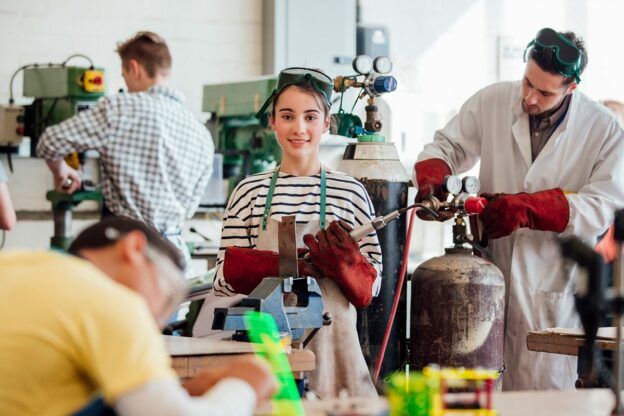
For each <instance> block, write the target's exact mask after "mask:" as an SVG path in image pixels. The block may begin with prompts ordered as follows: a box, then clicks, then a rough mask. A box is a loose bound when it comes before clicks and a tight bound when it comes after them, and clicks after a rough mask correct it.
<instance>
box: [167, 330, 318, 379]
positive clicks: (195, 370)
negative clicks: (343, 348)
mask: <svg viewBox="0 0 624 416" xmlns="http://www.w3.org/2000/svg"><path fill="white" fill-rule="evenodd" d="M163 336H164V337H165V344H166V346H167V351H168V352H169V355H170V356H171V358H172V361H173V368H174V370H175V371H176V372H177V373H178V376H179V377H180V378H191V377H195V376H196V375H197V374H199V373H200V372H202V371H203V370H206V369H208V368H212V367H218V366H222V365H227V364H228V363H230V362H232V360H235V359H236V358H238V357H242V356H246V355H253V354H254V349H253V344H251V343H249V342H238V341H231V340H224V339H219V338H217V337H210V338H188V337H175V336H168V335H163ZM286 356H287V357H288V362H289V363H290V368H291V369H292V371H293V374H294V375H295V378H297V379H302V378H303V375H304V373H306V372H308V371H312V370H314V369H315V368H316V362H315V359H316V357H315V356H314V353H313V352H312V351H309V350H303V349H291V350H290V351H289V352H288V353H287V354H286Z"/></svg>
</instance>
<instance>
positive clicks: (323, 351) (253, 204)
mask: <svg viewBox="0 0 624 416" xmlns="http://www.w3.org/2000/svg"><path fill="white" fill-rule="evenodd" d="M332 89H333V82H332V80H331V78H329V77H328V76H327V75H325V74H324V73H322V72H320V71H317V70H313V69H307V68H288V69H286V70H284V71H282V72H281V73H280V75H279V78H278V83H277V87H276V89H275V90H274V91H273V94H272V96H271V97H269V99H268V100H267V103H265V106H264V107H263V109H262V110H261V112H264V110H265V109H266V107H267V106H268V104H269V103H272V104H273V108H272V111H271V114H270V123H271V128H272V129H273V130H274V131H275V133H276V136H277V140H278V142H279V144H280V146H281V148H282V155H283V156H282V163H281V165H280V166H278V167H277V168H276V169H274V170H273V171H270V172H266V173H261V174H257V175H253V176H250V177H248V178H246V179H245V180H243V181H242V182H240V184H239V185H238V186H237V187H236V189H235V190H234V192H233V193H232V195H231V197H230V200H229V202H228V206H227V209H226V212H225V217H224V223H223V230H222V236H221V248H220V250H219V255H218V260H217V274H216V277H215V282H214V289H215V293H216V294H217V295H222V296H233V295H234V294H237V293H242V294H249V293H250V292H251V291H252V290H253V289H254V288H255V287H256V286H257V285H258V284H259V283H260V282H261V281H262V279H263V278H264V277H267V276H277V275H278V274H279V260H278V254H277V247H278V244H277V242H278V237H277V222H278V221H279V220H280V218H281V217H282V216H286V215H294V216H296V228H297V238H298V241H297V247H298V248H302V249H305V250H307V251H308V252H309V259H310V260H311V261H304V260H303V259H300V260H299V275H300V276H301V275H303V276H313V277H316V278H317V281H318V283H319V286H320V287H321V291H322V293H323V302H324V307H325V311H326V312H330V313H331V314H332V316H333V322H332V324H331V325H330V326H328V327H324V328H321V330H320V331H319V332H318V333H317V334H316V335H315V337H314V338H313V339H312V341H311V342H310V344H309V348H310V349H311V350H312V351H314V352H315V354H316V357H317V369H316V370H315V371H314V372H312V373H311V374H310V376H309V381H310V387H311V389H312V390H314V391H315V392H317V393H318V394H319V395H320V396H321V397H335V396H337V395H338V393H339V392H340V391H342V390H347V391H348V393H349V394H350V395H354V396H372V395H376V392H375V389H374V387H373V385H372V382H371V378H370V374H369V372H368V368H367V366H366V363H365V361H364V357H363V355H362V351H361V348H360V344H359V340H358V336H357V330H356V313H355V308H354V306H357V307H365V306H367V305H368V304H369V303H370V302H371V300H372V297H373V296H374V295H376V294H377V292H378V291H379V286H380V281H379V280H380V278H381V248H380V246H379V242H378V240H377V235H376V233H371V234H370V235H368V236H366V237H365V238H363V239H362V240H360V241H359V242H355V241H353V240H352V239H351V237H350V236H349V234H348V232H349V230H350V228H352V227H357V226H359V225H362V224H364V223H366V222H368V221H370V220H371V219H372V218H373V217H374V214H375V213H374V210H373V207H372V204H371V201H370V198H369V196H368V194H367V193H366V190H365V189H364V187H363V186H362V185H361V184H360V183H359V182H357V181H356V180H355V179H353V178H351V177H349V176H348V175H346V174H344V173H341V172H337V171H333V170H330V169H327V168H326V167H324V166H323V165H322V164H321V162H320V159H319V146H320V141H321V135H322V134H323V133H325V132H327V130H328V128H329V105H330V97H331V92H332ZM302 237H303V238H302Z"/></svg>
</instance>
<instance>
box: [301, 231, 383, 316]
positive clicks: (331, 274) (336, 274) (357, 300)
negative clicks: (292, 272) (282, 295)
mask: <svg viewBox="0 0 624 416" xmlns="http://www.w3.org/2000/svg"><path fill="white" fill-rule="evenodd" d="M351 229H352V228H351V227H350V226H349V225H348V224H346V223H344V222H342V221H333V222H332V223H331V224H329V227H327V230H321V231H319V232H318V233H317V234H316V236H315V237H314V236H312V235H311V234H306V235H305V236H303V242H304V243H305V244H306V245H307V246H308V248H309V249H310V259H311V260H312V264H313V265H314V266H316V268H317V269H318V270H319V271H320V272H321V274H322V275H323V276H324V277H326V278H328V279H331V280H333V281H334V282H335V283H336V284H337V285H338V286H339V287H340V289H341V290H342V292H343V294H344V295H345V296H346V298H347V299H349V301H350V302H351V303H352V304H353V305H354V306H356V307H358V308H363V307H365V306H368V305H369V304H370V303H371V301H372V300H373V295H372V287H373V283H374V282H375V278H376V277H377V270H375V268H374V267H373V266H372V265H371V264H370V263H369V262H368V260H366V258H365V257H364V255H363V254H362V253H361V252H360V246H359V245H358V243H357V242H355V241H354V240H353V239H352V238H351V236H350V235H349V232H350V231H351Z"/></svg>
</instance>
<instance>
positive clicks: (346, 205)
mask: <svg viewBox="0 0 624 416" xmlns="http://www.w3.org/2000/svg"><path fill="white" fill-rule="evenodd" d="M273 172H274V171H270V172H265V173H260V174H257V175H253V176H250V177H248V178H246V179H244V180H243V181H241V182H240V183H239V184H238V186H237V187H236V189H234V192H232V195H231V196H230V200H229V202H228V206H227V209H226V212H225V216H224V220H223V228H222V231H221V245H220V247H219V254H218V258H217V273H216V275H215V281H214V289H215V293H216V294H217V295H220V296H232V295H234V294H235V291H234V289H233V288H232V287H231V286H229V285H228V284H227V282H226V281H225V279H224V277H223V267H222V266H223V261H224V257H225V249H226V248H227V247H230V246H237V247H245V248H256V242H257V239H258V231H259V230H260V228H261V227H262V215H263V213H264V206H265V202H266V198H267V194H268V192H269V186H270V184H271V177H272V176H273ZM326 177H327V182H326V183H327V185H326V189H327V191H326V200H325V205H326V213H325V223H326V225H329V223H331V222H332V221H335V220H342V221H344V222H346V223H347V224H349V225H351V226H352V227H357V226H359V225H362V224H364V223H366V222H368V221H370V220H371V219H372V218H374V216H375V211H374V209H373V205H372V203H371V200H370V197H369V196H368V193H367V192H366V190H365V189H364V187H363V186H362V184H361V183H359V182H358V181H356V180H355V179H353V178H352V177H350V176H348V175H346V174H344V173H342V172H337V171H333V170H327V171H326ZM320 199H321V176H320V175H314V176H293V175H288V174H285V173H282V172H280V173H279V178H278V180H277V183H276V186H275V191H274V193H273V200H272V203H271V213H270V217H271V218H275V219H279V218H281V217H282V216H285V215H296V221H297V223H308V222H310V221H316V220H318V219H319V216H320ZM359 245H360V251H361V252H362V254H363V255H364V256H365V257H366V259H367V260H368V261H369V262H370V263H371V265H373V266H374V267H375V269H376V270H377V278H376V279H375V283H374V284H373V295H375V296H376V295H377V294H378V293H379V288H380V285H381V247H380V246H379V240H378V239H377V234H376V233H374V232H373V233H371V234H369V235H367V236H366V237H364V238H363V239H362V240H360V242H359Z"/></svg>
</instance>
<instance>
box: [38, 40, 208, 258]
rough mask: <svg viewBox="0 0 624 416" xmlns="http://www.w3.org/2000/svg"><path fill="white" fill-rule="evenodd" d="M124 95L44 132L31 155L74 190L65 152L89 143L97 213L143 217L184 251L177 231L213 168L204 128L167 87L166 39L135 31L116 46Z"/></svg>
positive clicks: (76, 179) (74, 175)
mask: <svg viewBox="0 0 624 416" xmlns="http://www.w3.org/2000/svg"><path fill="white" fill-rule="evenodd" d="M117 53H118V54H119V56H120V57H121V61H122V75H123V78H124V80H125V82H126V85H127V87H128V92H127V93H119V94H117V95H114V96H110V97H105V98H103V99H102V100H100V101H99V102H98V103H97V104H96V105H95V106H94V107H92V108H91V109H88V110H86V111H82V112H80V113H79V114H77V115H76V116H74V117H72V118H70V119H68V120H66V121H64V122H62V123H60V124H57V125H55V126H51V127H49V128H47V129H46V130H45V132H44V133H43V135H42V136H41V138H40V140H39V143H38V145H37V155H38V156H39V157H41V158H43V159H45V160H46V162H47V164H48V166H49V168H50V170H51V171H52V174H53V175H54V184H55V187H56V189H57V190H58V191H62V192H67V193H72V192H74V191H76V190H78V189H80V185H81V181H80V176H79V174H78V172H76V171H75V170H74V169H72V168H71V167H70V166H68V165H67V164H66V163H65V161H64V160H63V158H64V157H65V156H66V155H68V154H71V153H73V152H84V151H86V150H90V149H94V150H97V151H98V152H99V154H100V167H101V182H102V190H103V193H104V207H103V216H106V215H118V216H119V215H123V216H128V217H132V218H135V219H138V220H140V221H143V222H146V223H148V224H150V225H152V226H153V227H155V228H156V229H157V230H159V231H160V232H161V233H162V234H163V235H164V236H166V237H168V238H169V239H170V240H171V241H172V242H173V243H174V244H176V245H177V246H178V247H179V248H180V249H181V250H182V251H183V252H184V254H185V257H186V259H187V264H188V259H189V255H188V251H187V250H186V249H185V248H184V242H183V240H182V238H181V237H180V231H181V228H182V225H183V222H184V220H185V219H186V218H190V217H192V215H193V214H194V213H195V211H196V209H197V207H198V205H199V201H200V198H201V196H202V195H203V193H204V189H205V188H206V186H207V184H208V180H209V178H210V175H211V173H212V160H213V153H214V145H213V142H212V138H211V137H210V133H209V132H208V130H207V129H206V128H205V126H203V125H202V124H201V123H200V121H199V120H197V119H196V118H195V116H194V115H193V114H192V113H191V112H190V111H189V110H188V109H187V108H186V107H185V106H184V103H183V96H182V95H181V94H180V93H178V92H176V91H175V90H173V89H171V88H170V87H168V86H167V82H168V80H169V75H170V70H171V55H170V53H169V49H168V47H167V44H166V43H165V41H164V40H163V39H162V38H161V37H160V36H158V35H156V34H155V33H152V32H139V33H137V34H136V35H135V36H133V37H132V38H131V39H129V40H128V41H126V42H123V43H120V44H118V47H117Z"/></svg>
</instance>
